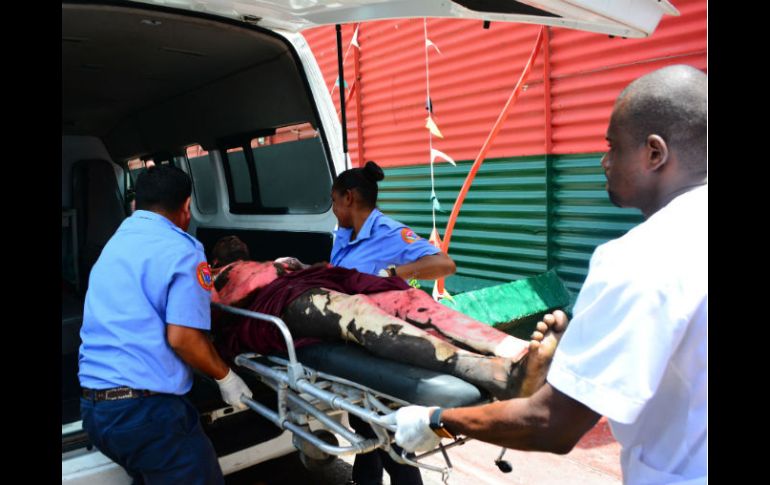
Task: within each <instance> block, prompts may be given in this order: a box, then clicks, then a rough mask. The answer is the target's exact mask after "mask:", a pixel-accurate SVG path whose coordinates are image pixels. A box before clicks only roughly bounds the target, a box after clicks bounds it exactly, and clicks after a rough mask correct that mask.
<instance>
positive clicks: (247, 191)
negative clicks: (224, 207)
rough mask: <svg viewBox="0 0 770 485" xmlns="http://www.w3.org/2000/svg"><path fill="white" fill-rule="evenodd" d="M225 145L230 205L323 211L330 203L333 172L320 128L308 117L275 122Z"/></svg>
mask: <svg viewBox="0 0 770 485" xmlns="http://www.w3.org/2000/svg"><path fill="white" fill-rule="evenodd" d="M244 145H245V146H243V147H237V148H231V149H229V150H227V151H226V159H227V160H226V163H225V165H226V170H225V172H226V175H227V177H228V187H229V190H230V192H231V194H230V202H231V204H230V211H231V212H234V213H239V214H276V213H278V214H321V213H324V212H326V211H327V210H329V207H331V196H330V192H331V186H332V178H331V173H330V171H329V163H328V162H327V160H326V154H325V152H324V150H323V145H322V144H321V138H320V136H319V134H318V131H317V130H316V129H314V128H313V127H312V126H311V125H310V123H301V124H296V125H291V126H285V127H281V128H277V129H276V130H275V133H274V134H272V135H269V136H260V137H254V138H251V139H250V140H248V142H246V143H244Z"/></svg>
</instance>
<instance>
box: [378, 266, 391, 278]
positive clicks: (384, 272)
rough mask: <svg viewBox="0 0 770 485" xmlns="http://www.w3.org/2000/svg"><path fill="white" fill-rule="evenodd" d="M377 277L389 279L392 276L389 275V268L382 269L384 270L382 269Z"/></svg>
mask: <svg viewBox="0 0 770 485" xmlns="http://www.w3.org/2000/svg"><path fill="white" fill-rule="evenodd" d="M377 276H382V277H383V278H387V277H388V276H390V275H389V274H388V268H382V269H381V270H380V271H379V272H378V273H377Z"/></svg>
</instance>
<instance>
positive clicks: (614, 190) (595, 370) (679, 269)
mask: <svg viewBox="0 0 770 485" xmlns="http://www.w3.org/2000/svg"><path fill="white" fill-rule="evenodd" d="M706 122H707V78H706V75H705V74H704V73H703V72H701V71H699V70H697V69H695V68H693V67H690V66H684V65H676V66H669V67H665V68H663V69H660V70H657V71H654V72H652V73H650V74H647V75H645V76H643V77H641V78H639V79H637V80H636V81H634V82H632V83H631V84H630V85H629V86H628V87H627V88H626V89H625V90H624V91H623V92H622V93H621V94H620V96H619V97H618V99H617V101H616V103H615V107H614V109H613V112H612V116H611V118H610V123H609V127H608V129H607V141H608V143H609V151H608V152H607V154H606V155H605V156H604V157H603V158H602V167H603V168H604V170H605V174H606V177H607V192H608V194H609V197H610V200H611V201H612V202H613V203H614V204H615V205H617V206H620V207H635V208H638V209H640V210H641V211H642V213H643V214H644V217H645V219H646V221H645V222H644V223H642V224H640V225H639V226H637V227H635V228H634V229H632V230H631V231H629V232H628V233H627V234H626V235H624V236H623V237H621V238H618V239H615V240H613V241H609V242H607V243H606V244H603V245H601V246H599V247H598V248H597V249H596V251H595V252H594V254H593V256H592V258H591V263H590V267H589V273H588V276H587V278H586V281H585V283H584V285H583V287H582V289H581V291H580V294H579V295H578V299H577V301H576V303H575V308H574V317H573V320H572V322H571V323H570V325H569V328H567V330H566V331H565V333H564V336H563V338H562V339H561V343H560V345H559V346H558V348H557V349H556V350H555V355H553V362H552V363H551V366H550V370H548V371H547V372H548V374H547V382H546V384H545V385H544V386H543V387H541V388H540V389H539V390H538V391H537V392H536V393H535V394H533V395H532V396H530V397H528V398H523V399H511V400H507V401H500V402H495V403H492V404H488V405H485V406H478V407H472V408H457V409H447V410H442V409H440V408H424V407H420V406H409V407H405V408H402V409H400V410H399V411H398V412H397V413H395V415H394V418H393V421H395V422H396V424H397V432H396V441H397V442H398V444H399V445H401V446H402V447H403V448H405V449H406V450H409V451H413V450H417V451H420V450H425V449H430V448H432V447H434V446H435V445H436V443H437V442H438V440H439V438H438V435H439V434H441V435H442V436H445V435H446V434H447V432H448V433H449V434H455V435H456V434H464V435H467V436H470V437H473V438H477V439H480V440H483V441H488V442H492V443H496V444H499V445H503V446H506V447H510V448H516V449H520V450H532V451H550V452H554V453H560V454H563V453H568V452H569V451H570V450H571V449H572V448H573V447H574V446H575V444H576V443H577V442H578V441H579V440H580V438H581V437H582V436H583V435H584V434H585V433H586V432H587V431H589V430H590V429H591V428H592V427H593V426H594V425H595V424H596V422H597V421H598V419H599V418H600V417H601V416H602V415H604V416H607V418H608V419H609V421H610V425H611V427H612V431H613V434H614V435H615V437H616V438H617V440H618V441H619V442H620V444H621V446H622V454H621V465H622V468H623V481H624V483H633V484H636V483H645V484H648V483H653V484H663V483H665V484H669V483H704V482H705V481H706V477H707V469H706V453H707V449H708V428H707V423H706V421H707V390H708V384H707V381H708V370H707V367H706V360H707V349H706V339H707V325H708V316H707V313H708V260H707V254H708V221H707V216H708V172H707V148H706ZM544 320H546V323H548V324H549V327H550V328H551V329H553V330H555V331H558V330H560V329H562V328H564V326H566V324H567V319H566V316H565V315H564V314H563V313H562V312H555V313H554V314H553V315H548V316H546V318H545V319H544ZM532 351H534V352H535V353H536V354H537V355H538V357H539V358H540V359H542V360H543V361H544V362H547V360H549V359H550V354H551V352H553V350H552V348H551V347H549V348H537V346H535V347H533V348H531V352H532Z"/></svg>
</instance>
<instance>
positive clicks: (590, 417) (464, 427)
mask: <svg viewBox="0 0 770 485" xmlns="http://www.w3.org/2000/svg"><path fill="white" fill-rule="evenodd" d="M434 410H436V408H435V407H430V408H429V407H423V406H407V407H404V408H401V409H399V410H398V411H397V412H396V413H393V414H391V416H390V417H389V418H388V420H389V421H390V422H391V423H392V424H397V432H396V441H397V442H398V444H399V445H401V446H402V447H403V448H404V449H405V450H407V451H426V450H429V449H432V448H435V446H436V445H437V444H438V441H439V438H438V436H437V435H436V433H434V431H433V430H432V429H431V428H430V426H429V421H430V417H431V414H432V413H433V411H434ZM600 417H601V415H599V414H597V413H596V412H594V411H592V410H591V409H590V408H588V407H586V406H585V405H583V404H581V403H580V402H578V401H576V400H574V399H572V398H571V397H569V396H567V395H566V394H564V393H562V392H560V391H559V390H557V389H556V388H554V387H552V386H551V385H550V384H548V383H546V384H545V385H544V386H543V387H542V388H540V389H539V390H538V391H537V392H536V393H535V394H533V395H532V396H530V397H528V398H520V399H510V400H507V401H499V402H494V403H490V404H485V405H483V406H474V407H465V408H455V409H445V410H443V411H442V413H441V416H440V418H441V419H440V421H441V422H442V423H443V425H444V428H446V430H448V431H449V432H450V433H452V434H454V435H458V434H462V435H466V436H469V437H471V438H475V439H478V440H481V441H485V442H488V443H493V444H497V445H500V446H505V447H506V448H513V449H517V450H526V451H548V452H551V453H559V454H564V453H569V451H570V450H572V448H573V447H574V446H575V444H576V443H577V442H578V441H579V440H580V438H581V437H582V436H583V435H584V434H585V433H586V432H588V430H590V429H591V428H592V427H593V426H594V425H595V424H596V422H597V421H598V420H599V418H600Z"/></svg>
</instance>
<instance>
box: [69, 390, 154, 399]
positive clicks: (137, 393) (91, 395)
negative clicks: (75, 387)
mask: <svg viewBox="0 0 770 485" xmlns="http://www.w3.org/2000/svg"><path fill="white" fill-rule="evenodd" d="M153 394H158V393H157V392H155V391H146V390H144V389H131V388H130V387H113V388H112V389H98V390H97V389H86V388H83V397H84V398H86V399H91V400H93V401H117V400H118V399H134V398H137V397H147V396H152V395H153Z"/></svg>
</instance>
